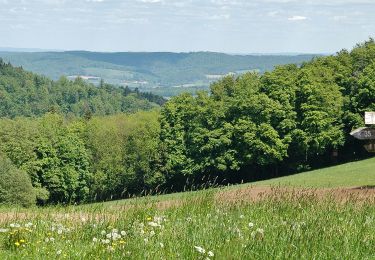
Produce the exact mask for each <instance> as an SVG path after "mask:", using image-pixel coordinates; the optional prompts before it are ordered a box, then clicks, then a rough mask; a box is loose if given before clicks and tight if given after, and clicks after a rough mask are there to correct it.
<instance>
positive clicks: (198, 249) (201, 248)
mask: <svg viewBox="0 0 375 260" xmlns="http://www.w3.org/2000/svg"><path fill="white" fill-rule="evenodd" d="M194 248H195V250H197V251H198V252H199V253H201V254H204V253H206V250H205V249H204V248H203V247H200V246H194Z"/></svg>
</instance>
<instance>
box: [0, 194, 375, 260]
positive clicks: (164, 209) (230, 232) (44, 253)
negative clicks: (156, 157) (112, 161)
mask: <svg viewBox="0 0 375 260" xmlns="http://www.w3.org/2000/svg"><path fill="white" fill-rule="evenodd" d="M215 192H216V191H205V192H200V193H197V194H198V195H197V194H191V195H189V196H185V197H183V198H180V199H178V200H172V201H159V202H158V201H147V200H146V199H143V200H130V201H129V203H127V204H119V205H116V204H113V203H112V204H94V205H92V206H77V207H54V208H47V209H34V210H24V209H14V210H9V209H8V210H7V212H4V211H3V212H2V213H1V212H0V214H1V224H0V228H1V230H0V231H1V232H0V239H1V241H0V242H1V244H0V245H1V251H0V258H1V259H30V258H31V259H51V258H57V259H59V258H62V259H64V258H66V259H207V258H208V259H374V258H375V204H374V201H373V200H368V201H363V200H361V201H358V200H356V198H351V199H350V200H349V201H347V202H345V203H343V202H338V201H337V200H336V199H334V198H330V197H325V198H323V199H322V198H318V196H316V194H314V193H313V192H311V193H306V192H304V193H300V192H298V191H296V192H285V190H278V189H275V190H274V191H273V193H272V194H271V195H269V196H265V197H264V198H263V199H261V200H258V201H253V202H248V201H244V200H241V201H237V202H233V200H226V199H225V197H223V196H220V198H219V199H218V197H217V196H216V194H215Z"/></svg>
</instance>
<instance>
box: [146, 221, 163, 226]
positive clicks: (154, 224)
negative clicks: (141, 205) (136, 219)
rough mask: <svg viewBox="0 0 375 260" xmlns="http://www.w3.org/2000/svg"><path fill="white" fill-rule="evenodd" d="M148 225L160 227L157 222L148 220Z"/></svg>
mask: <svg viewBox="0 0 375 260" xmlns="http://www.w3.org/2000/svg"><path fill="white" fill-rule="evenodd" d="M148 225H149V226H151V227H160V225H159V224H158V223H156V222H153V221H151V222H148Z"/></svg>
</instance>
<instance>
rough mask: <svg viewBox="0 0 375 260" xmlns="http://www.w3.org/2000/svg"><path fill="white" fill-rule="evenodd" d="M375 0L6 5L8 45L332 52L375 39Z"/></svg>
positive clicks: (3, 34) (2, 33)
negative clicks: (371, 38)
mask: <svg viewBox="0 0 375 260" xmlns="http://www.w3.org/2000/svg"><path fill="white" fill-rule="evenodd" d="M374 14H375V1H374V0H179V1H178V0H0V46H2V47H5V46H6V47H17V48H43V49H65V50H77V49H80V50H82V49H84V50H96V51H200V50H203V51H219V52H227V53H279V52H304V53H331V52H335V51H338V50H340V49H342V48H351V47H352V46H353V45H355V44H356V43H357V42H361V41H364V40H366V39H368V37H369V36H375V15H374Z"/></svg>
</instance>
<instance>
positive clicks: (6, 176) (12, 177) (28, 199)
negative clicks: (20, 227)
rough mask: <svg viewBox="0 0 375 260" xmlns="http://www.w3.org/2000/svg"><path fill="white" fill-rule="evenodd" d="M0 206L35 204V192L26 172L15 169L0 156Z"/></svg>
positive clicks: (8, 161) (6, 159) (7, 160)
mask: <svg viewBox="0 0 375 260" xmlns="http://www.w3.org/2000/svg"><path fill="white" fill-rule="evenodd" d="M0 204H2V205H21V206H25V207H27V206H31V205H33V204H35V190H34V188H33V186H32V184H31V181H30V177H29V176H28V175H27V173H26V172H24V171H21V170H19V169H17V168H16V167H15V166H14V165H13V164H12V162H11V161H10V160H9V159H8V158H6V157H5V156H4V155H2V154H0Z"/></svg>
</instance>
